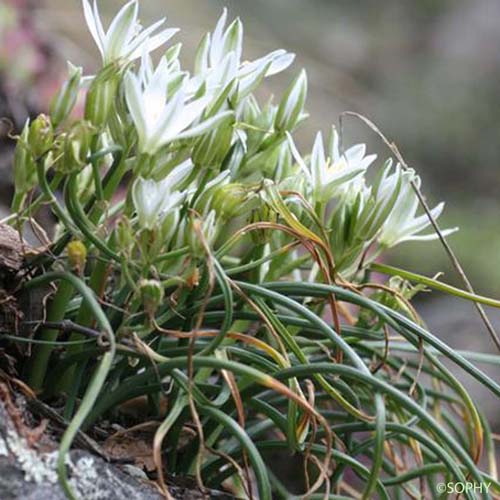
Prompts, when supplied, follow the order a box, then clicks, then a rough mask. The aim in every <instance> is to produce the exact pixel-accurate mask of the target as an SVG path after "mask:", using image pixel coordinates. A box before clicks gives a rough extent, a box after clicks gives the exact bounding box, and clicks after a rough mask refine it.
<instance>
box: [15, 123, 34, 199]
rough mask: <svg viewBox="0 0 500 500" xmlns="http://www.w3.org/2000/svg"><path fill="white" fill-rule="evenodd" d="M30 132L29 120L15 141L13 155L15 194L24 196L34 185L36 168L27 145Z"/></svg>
mask: <svg viewBox="0 0 500 500" xmlns="http://www.w3.org/2000/svg"><path fill="white" fill-rule="evenodd" d="M29 130H30V124H29V119H28V120H26V125H25V126H24V128H23V131H22V133H21V135H20V136H19V139H18V141H17V146H16V151H15V153H14V186H15V188H16V193H18V194H24V193H27V192H28V191H30V190H31V189H33V188H34V187H35V185H36V180H37V177H36V167H35V161H34V159H33V155H32V154H31V150H30V148H29V144H28V135H29Z"/></svg>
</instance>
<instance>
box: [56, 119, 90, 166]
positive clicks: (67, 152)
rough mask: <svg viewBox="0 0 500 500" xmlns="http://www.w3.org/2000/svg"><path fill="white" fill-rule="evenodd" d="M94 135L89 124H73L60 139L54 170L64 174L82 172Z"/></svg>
mask: <svg viewBox="0 0 500 500" xmlns="http://www.w3.org/2000/svg"><path fill="white" fill-rule="evenodd" d="M94 133H95V128H94V127H93V126H92V125H91V124H90V123H89V122H87V121H85V120H82V121H79V122H77V123H75V124H74V125H73V126H72V127H71V129H70V130H69V132H67V133H66V134H64V135H63V136H62V137H61V139H60V142H59V149H60V151H59V155H58V156H59V160H58V161H57V163H56V164H55V166H54V168H55V169H56V170H58V171H60V172H64V173H71V172H77V171H80V170H82V168H83V167H85V165H87V163H88V155H89V152H90V143H91V140H92V137H93V135H94ZM56 156H57V155H56Z"/></svg>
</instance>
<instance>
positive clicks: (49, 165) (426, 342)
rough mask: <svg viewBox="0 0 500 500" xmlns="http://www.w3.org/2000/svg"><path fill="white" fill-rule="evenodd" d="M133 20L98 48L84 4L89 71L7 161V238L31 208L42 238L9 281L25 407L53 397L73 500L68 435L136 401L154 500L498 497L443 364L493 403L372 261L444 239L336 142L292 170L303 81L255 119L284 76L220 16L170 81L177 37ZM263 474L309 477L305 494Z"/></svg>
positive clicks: (415, 186) (469, 411) (334, 137)
mask: <svg viewBox="0 0 500 500" xmlns="http://www.w3.org/2000/svg"><path fill="white" fill-rule="evenodd" d="M138 9H139V3H138V1H136V0H132V1H130V2H128V3H127V4H126V5H124V6H123V7H122V9H121V10H120V11H119V12H118V14H117V15H116V17H115V18H114V19H113V21H112V22H111V24H110V25H109V27H108V28H107V29H106V28H105V27H104V26H103V24H102V21H101V18H100V14H99V11H98V7H97V2H95V1H94V3H93V4H90V2H89V1H88V0H83V10H84V16H85V19H86V22H87V24H88V27H89V30H90V33H91V35H92V37H93V38H94V40H95V42H96V44H97V46H98V49H99V52H100V54H101V56H102V66H101V68H100V69H99V71H98V72H97V74H95V75H92V76H90V75H86V72H85V71H84V70H83V69H82V68H79V67H76V66H74V65H70V66H69V74H68V80H67V82H66V83H65V84H64V85H63V86H62V87H61V89H60V91H59V93H58V94H57V95H56V96H55V98H54V100H53V102H52V104H51V107H50V114H49V115H48V116H44V115H42V116H40V117H38V118H37V119H36V120H33V121H32V122H29V121H28V122H27V123H26V125H25V127H24V130H23V131H22V132H21V134H20V135H19V138H18V144H17V150H16V157H15V161H14V174H15V181H16V194H15V198H14V200H13V203H12V213H13V215H12V216H11V217H10V219H9V220H10V222H11V224H12V225H13V226H14V227H17V228H18V229H19V230H20V231H22V230H23V227H24V226H25V225H26V222H27V221H29V220H32V219H33V218H34V217H36V214H37V212H38V211H39V210H40V208H41V207H42V206H44V205H47V206H49V207H50V209H51V210H52V212H53V214H54V216H55V218H56V219H57V226H56V229H55V231H54V235H53V238H52V241H51V242H50V244H49V245H48V246H47V248H46V249H45V251H44V252H41V253H40V254H38V255H36V256H35V257H34V258H32V259H31V261H30V267H29V270H28V271H27V273H26V274H25V277H24V287H25V288H28V289H34V288H38V287H40V286H42V285H47V284H53V285H54V289H53V292H52V293H51V295H50V297H48V298H47V300H46V302H45V303H46V311H45V315H44V317H43V318H40V324H39V327H38V329H37V332H36V336H35V339H34V340H33V342H34V343H33V349H32V353H31V356H30V357H29V358H28V359H27V360H26V362H25V365H26V366H25V367H24V373H25V377H26V381H27V382H28V383H29V384H30V385H31V387H32V388H33V389H35V390H36V391H38V392H39V393H40V395H41V397H46V398H51V397H52V398H53V397H55V396H58V395H63V396H64V398H65V410H64V414H65V417H66V418H68V419H70V420H71V423H70V425H69V427H68V429H67V431H66V433H65V435H64V437H63V440H62V442H61V449H60V451H59V455H58V464H57V467H58V473H59V478H60V480H61V481H62V484H63V486H64V488H65V491H66V493H67V495H68V496H69V497H70V498H74V497H75V496H76V495H77V494H76V493H75V492H74V489H73V488H72V487H71V484H70V483H69V482H68V479H67V471H66V465H65V458H64V457H65V455H66V453H67V452H68V450H69V449H70V447H71V444H72V441H73V438H74V437H75V435H76V433H77V431H78V430H79V429H83V430H86V429H91V428H92V426H93V425H94V424H95V423H96V422H99V421H100V420H101V419H103V418H106V419H117V420H119V421H121V422H123V421H125V420H124V419H125V417H124V416H123V414H121V408H122V405H123V404H124V403H126V402H128V401H131V400H134V399H135V398H138V397H145V399H146V401H147V404H146V406H145V407H144V408H143V410H142V414H141V418H140V421H139V422H135V423H141V422H146V421H150V420H155V421H157V423H158V429H157V431H156V434H155V438H154V442H153V443H152V450H151V452H152V455H153V457H154V462H155V466H156V468H157V478H158V483H159V485H160V487H161V488H162V489H163V491H164V494H165V495H166V496H167V497H168V496H169V492H168V486H167V484H166V482H165V480H164V475H165V471H168V473H169V474H172V475H194V476H196V478H197V480H198V482H199V483H200V485H205V486H206V487H210V488H218V489H223V488H226V489H228V490H230V491H232V492H234V493H235V494H237V495H239V496H243V497H248V498H260V499H261V500H269V499H271V498H274V496H276V498H294V497H302V496H306V497H308V498H344V497H343V496H342V495H354V496H356V497H358V496H359V497H360V498H366V499H368V498H375V497H378V498H389V497H393V495H395V496H394V498H406V497H411V498H420V495H425V494H427V493H428V492H431V494H432V496H433V497H435V496H436V495H435V493H436V489H435V485H436V483H437V482H439V481H440V480H442V479H444V478H445V479H446V480H450V481H454V482H457V483H459V482H466V481H467V480H468V481H474V482H477V483H481V482H485V481H488V482H491V483H492V484H493V486H492V490H491V491H493V489H495V488H497V489H498V483H497V481H496V478H495V467H494V463H493V462H492V461H491V462H490V463H489V465H488V466H487V467H486V468H485V469H483V468H482V466H480V465H479V464H483V462H481V459H482V457H483V453H484V452H485V451H486V452H487V453H488V454H490V455H489V456H490V457H491V450H492V448H493V445H492V440H491V435H490V433H489V429H488V424H487V422H486V421H485V420H484V418H483V417H482V415H481V413H480V412H479V410H478V408H477V407H476V406H475V404H474V403H473V402H472V399H471V397H470V396H469V395H468V394H467V392H466V391H465V389H464V388H463V386H462V385H461V383H460V382H459V381H458V380H457V378H456V377H455V376H454V375H453V373H452V372H451V371H450V370H449V368H448V367H447V365H446V366H445V364H443V363H442V362H441V360H440V358H445V359H447V360H450V361H451V362H453V363H454V364H456V365H458V367H460V368H462V369H464V370H465V371H466V372H468V373H469V374H470V375H471V376H472V377H474V378H475V379H476V380H477V381H479V382H480V383H482V384H484V385H485V386H486V387H488V388H489V389H490V390H491V391H492V393H494V394H495V395H496V396H499V395H500V386H499V385H498V384H497V383H496V382H494V381H493V380H491V379H490V378H489V377H488V376H487V375H485V374H484V373H483V372H482V371H480V370H479V369H478V368H476V367H475V366H474V365H472V363H471V362H470V361H468V359H467V356H466V355H465V356H464V355H462V354H460V353H457V352H455V351H454V350H453V349H451V348H449V347H448V346H446V345H445V344H444V343H443V342H441V341H440V340H439V339H438V338H437V337H436V336H434V335H433V334H432V333H430V332H429V331H427V330H426V329H425V326H424V325H423V323H422V321H421V320H420V319H419V317H418V316H417V314H416V312H415V310H414V309H413V307H412V306H411V303H410V299H411V297H412V296H413V295H414V294H415V293H416V292H417V291H418V290H419V288H418V287H414V286H412V285H411V284H410V283H409V282H407V281H405V280H403V279H402V278H392V279H391V280H389V281H387V282H384V281H382V280H381V279H375V278H374V277H373V269H374V266H376V265H378V264H376V263H375V262H376V259H378V258H379V257H380V256H381V255H382V254H383V253H384V251H386V250H387V249H389V248H391V247H394V246H395V245H398V244H401V243H403V242H408V241H420V240H430V239H435V238H437V237H438V235H437V234H435V233H434V232H433V231H432V230H431V229H429V227H430V226H431V220H430V218H429V215H428V214H425V213H423V212H422V213H420V212H419V198H418V196H417V192H419V189H420V178H419V177H418V175H417V174H416V173H415V171H413V170H411V169H409V168H407V167H406V165H402V164H400V163H396V162H395V161H393V160H392V159H388V160H387V161H385V162H380V161H379V160H378V159H377V157H376V156H375V155H373V154H369V153H368V152H367V150H366V146H365V145H364V144H356V145H352V146H346V145H345V144H344V142H345V141H344V138H343V137H341V135H340V134H339V131H338V130H337V129H336V128H335V127H332V128H331V130H330V131H329V132H328V134H327V136H323V134H322V133H321V132H320V133H318V135H317V136H316V138H315V141H314V145H313V148H312V151H310V152H306V153H305V152H301V151H299V148H298V147H297V145H296V141H295V138H294V137H295V133H296V130H297V129H298V128H299V127H300V125H301V124H302V122H303V121H304V120H306V119H307V112H306V95H307V74H306V72H305V71H304V70H302V71H299V72H298V74H296V75H295V77H293V78H292V79H291V83H290V85H289V86H288V88H287V89H286V90H285V92H284V93H283V95H282V96H281V98H279V99H275V100H274V99H268V100H262V99H261V98H260V97H257V94H258V95H259V96H260V95H261V93H260V92H259V93H257V90H258V89H259V87H260V86H261V84H262V83H263V81H264V80H265V79H267V78H269V77H272V76H273V75H275V74H277V73H280V72H282V71H285V70H287V69H288V68H289V67H290V66H291V65H292V63H293V60H294V55H293V54H290V53H289V52H287V51H285V50H276V51H274V52H271V53H270V54H267V55H264V56H262V57H260V58H258V59H255V60H252V61H247V60H245V58H244V56H243V48H242V44H243V25H242V23H241V21H240V20H239V19H235V20H233V21H229V20H228V14H227V11H226V10H224V12H223V14H222V16H221V18H220V19H219V21H218V23H217V25H216V27H215V29H214V30H213V31H212V32H210V33H207V35H205V36H204V37H203V39H202V41H201V42H200V45H199V47H198V50H197V52H196V57H195V61H194V65H193V67H192V68H190V70H186V69H185V68H183V67H182V65H181V62H180V58H179V57H180V53H181V45H180V44H179V43H177V44H175V43H173V42H172V40H173V37H174V35H176V32H177V30H176V29H172V28H165V27H164V25H165V21H164V20H161V21H158V22H157V23H155V24H153V25H152V26H150V27H143V26H141V25H140V23H139V13H138ZM153 51H156V53H157V54H158V56H159V57H158V59H157V60H156V62H154V61H153V58H152V56H151V53H152V52H153ZM82 91H85V105H84V111H83V115H82V116H75V114H74V113H73V108H74V106H75V103H76V102H77V98H78V96H79V94H80V92H82ZM442 210H443V205H442V204H439V205H437V206H436V207H435V208H434V209H432V210H431V213H430V216H431V218H434V219H436V218H437V217H439V215H440V214H441V212H442ZM426 230H427V231H426ZM453 231H454V229H450V230H447V231H443V232H442V236H446V235H447V234H449V233H451V232H453ZM382 268H383V269H384V270H385V272H386V273H392V274H398V273H397V272H394V270H392V271H391V269H390V268H387V267H385V268H384V266H382V267H380V266H379V268H378V269H379V270H380V269H382ZM415 276H416V275H413V278H414V277H415ZM417 279H418V276H417ZM426 283H427V284H431V285H432V284H433V283H437V282H434V281H433V280H427V282H426ZM11 341H16V339H15V338H14V339H11ZM165 404H166V408H165ZM187 431H190V432H187ZM186 432H187V434H189V436H190V438H189V439H186V438H185V436H186ZM273 453H274V454H275V453H281V454H290V453H293V454H297V455H298V456H301V457H302V458H303V460H304V469H303V470H304V473H303V476H304V477H303V484H304V491H302V492H298V491H290V490H289V489H288V488H289V486H288V485H287V483H286V481H285V480H284V479H283V478H282V477H279V476H278V474H277V473H276V470H275V468H274V465H275V464H273V463H272V460H270V459H269V457H270V456H271V455H272V454H273ZM473 495H474V493H470V492H466V496H467V497H468V498H475V497H474V496H473ZM488 495H489V494H488V493H486V494H485V498H488Z"/></svg>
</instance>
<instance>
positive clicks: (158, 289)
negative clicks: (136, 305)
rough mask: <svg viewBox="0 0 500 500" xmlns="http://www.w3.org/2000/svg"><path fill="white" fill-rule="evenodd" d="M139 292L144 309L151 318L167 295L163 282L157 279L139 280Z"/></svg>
mask: <svg viewBox="0 0 500 500" xmlns="http://www.w3.org/2000/svg"><path fill="white" fill-rule="evenodd" d="M139 294H140V297H141V301H142V305H143V306H144V311H145V312H146V314H147V316H148V317H149V318H152V317H153V316H154V315H155V313H156V311H157V310H158V308H159V307H160V306H161V304H162V303H163V299H164V297H165V291H164V289H163V286H162V284H161V283H160V282H159V281H157V280H146V279H143V280H141V281H140V282H139Z"/></svg>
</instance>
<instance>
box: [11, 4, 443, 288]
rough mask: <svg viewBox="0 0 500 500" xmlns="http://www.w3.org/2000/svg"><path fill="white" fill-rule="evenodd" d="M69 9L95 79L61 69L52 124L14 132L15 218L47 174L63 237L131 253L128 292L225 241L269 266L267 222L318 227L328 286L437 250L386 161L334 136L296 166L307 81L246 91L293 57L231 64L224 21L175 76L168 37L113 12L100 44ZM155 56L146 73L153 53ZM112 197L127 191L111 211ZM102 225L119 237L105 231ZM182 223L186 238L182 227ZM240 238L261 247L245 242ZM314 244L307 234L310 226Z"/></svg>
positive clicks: (135, 13) (284, 265)
mask: <svg viewBox="0 0 500 500" xmlns="http://www.w3.org/2000/svg"><path fill="white" fill-rule="evenodd" d="M83 11H84V15H85V20H86V22H87V24H88V27H89V31H90V33H91V35H92V37H93V38H94V40H95V43H96V45H97V48H98V50H99V52H100V54H101V56H102V61H103V66H102V69H101V70H100V71H99V72H98V73H97V74H96V75H95V76H83V70H82V68H78V67H76V66H73V65H70V67H69V76H68V80H67V82H66V83H65V84H64V85H63V86H62V88H61V90H60V92H59V93H58V94H57V95H56V96H55V97H54V100H53V102H52V105H51V112H50V118H47V117H40V118H39V119H37V120H36V121H34V122H33V123H27V124H26V127H25V129H24V131H23V133H22V134H21V136H20V140H19V145H18V151H17V154H16V161H15V178H16V188H17V196H16V206H15V209H16V210H20V209H22V208H23V203H24V200H25V199H26V195H27V194H28V193H29V192H30V191H31V190H32V189H33V188H34V187H35V185H36V184H37V182H41V183H42V184H45V183H44V182H42V181H41V180H40V179H39V178H37V168H38V175H42V174H43V175H46V174H47V172H48V171H49V170H52V169H53V170H55V171H56V172H60V173H61V174H63V175H69V176H71V178H72V181H71V184H72V185H74V186H75V190H74V192H75V193H78V195H79V196H80V198H81V199H79V200H77V201H75V200H73V202H71V200H70V199H68V200H67V206H66V207H59V208H56V210H55V211H56V214H57V215H58V216H59V219H60V222H61V223H62V224H61V231H63V230H67V231H69V232H70V233H72V234H71V235H72V237H74V238H80V237H83V236H85V235H86V234H87V233H88V232H91V233H93V234H99V238H102V236H101V235H102V234H106V236H105V238H104V240H105V241H101V240H99V241H100V242H99V243H97V242H96V241H90V247H95V248H96V249H101V250H102V249H103V248H107V249H108V256H110V255H115V256H120V254H123V253H124V252H125V250H124V249H122V248H119V247H118V248H116V241H125V240H127V241H129V242H130V244H129V245H127V247H126V254H127V256H128V257H131V258H132V259H133V260H136V261H138V262H141V263H142V264H147V265H145V266H144V265H141V266H140V269H141V271H140V272H139V271H137V268H133V269H131V270H130V272H131V273H134V272H139V276H137V280H140V279H150V278H151V274H153V275H154V276H159V275H162V274H168V275H172V276H175V275H179V274H182V273H183V269H184V266H185V264H184V261H183V258H184V257H185V256H183V258H178V259H175V258H172V259H166V258H163V256H164V255H168V254H169V253H171V252H174V251H176V250H178V249H180V248H184V247H187V248H188V249H189V248H190V249H191V251H192V254H193V256H194V255H197V256H200V252H201V254H203V252H213V253H215V252H219V251H220V249H221V248H222V249H224V251H227V252H230V248H229V247H230V245H228V241H229V240H230V239H231V234H232V233H233V234H235V233H237V232H238V230H241V231H240V232H241V234H242V235H243V236H242V238H243V239H244V238H248V239H247V243H248V244H249V245H250V247H251V248H250V249H249V250H248V251H249V254H251V253H252V252H253V250H255V248H254V243H255V242H256V241H260V242H261V243H260V246H262V247H263V248H262V249H261V250H259V253H261V254H263V255H266V254H267V255H269V254H271V253H272V252H273V251H275V250H277V249H279V248H281V247H283V246H284V245H286V244H288V243H289V242H290V240H291V239H293V236H291V235H290V234H287V233H286V232H280V231H274V233H273V234H272V235H271V234H269V235H267V236H266V235H265V233H266V232H269V229H270V228H271V227H272V225H273V224H278V223H279V222H280V220H283V221H286V222H287V223H288V224H290V217H292V218H293V221H295V222H296V224H298V226H297V227H298V229H297V227H296V228H295V230H296V232H297V233H298V235H299V236H301V231H302V230H303V229H306V228H309V227H312V226H311V225H312V224H313V225H314V223H315V222H314V221H316V222H318V221H319V224H320V226H321V229H322V230H323V234H324V235H326V239H325V241H324V243H325V244H327V245H328V247H329V250H330V252H331V255H332V256H333V258H334V261H335V269H336V272H340V273H344V274H345V275H349V276H350V277H354V276H355V274H356V272H357V271H359V270H360V269H361V268H362V266H363V265H366V264H367V263H368V262H369V261H370V259H373V258H375V257H376V256H378V255H379V254H380V252H381V251H383V250H384V249H386V248H389V247H392V246H394V245H397V244H399V243H401V242H404V241H409V240H428V239H432V238H434V237H435V235H434V234H433V233H431V234H427V235H422V234H421V233H422V231H423V230H424V229H425V228H427V227H428V226H429V223H430V222H429V219H428V217H427V216H426V215H425V214H422V215H416V212H417V210H418V199H417V196H416V194H415V188H419V187H420V179H419V177H418V176H417V175H416V174H415V173H414V172H413V171H409V170H404V169H403V168H401V166H399V165H393V164H392V162H391V161H388V162H386V163H385V164H384V165H383V166H377V164H376V155H373V154H367V151H366V146H365V145H364V144H357V145H354V146H350V147H346V148H343V147H341V141H340V138H339V134H338V132H337V130H336V129H335V127H332V129H331V131H330V134H329V137H328V138H327V140H326V141H325V140H324V138H323V135H322V133H321V132H319V133H318V134H317V136H316V139H315V141H314V146H313V148H312V151H311V153H310V154H309V155H303V154H301V153H300V152H299V150H298V149H297V147H296V144H295V141H294V132H295V130H296V129H297V128H298V127H299V126H300V124H301V123H302V122H303V121H304V120H305V119H306V118H307V113H306V111H305V102H306V94H307V74H306V72H305V71H299V73H298V74H297V76H296V77H295V78H293V79H292V82H291V84H290V85H289V87H288V88H287V89H286V91H285V92H284V94H283V96H282V97H281V99H279V101H278V102H273V100H269V101H267V102H265V103H263V104H262V103H260V102H259V99H257V97H256V96H255V90H256V89H257V88H258V86H259V85H260V84H261V82H262V81H263V80H264V79H265V78H267V77H270V76H272V75H275V74H277V73H279V72H282V71H284V70H286V69H287V68H288V67H289V66H290V65H291V64H292V62H293V60H294V54H291V53H289V52H287V51H285V50H276V51H274V52H271V53H270V54H267V55H264V56H263V57H260V58H258V59H256V60H253V61H247V60H245V59H244V56H243V26H242V23H241V21H240V20H239V19H235V20H233V21H232V22H228V13H227V11H226V10H225V9H224V11H223V13H222V16H221V18H220V19H219V21H218V23H217V25H216V27H215V29H214V30H213V32H211V33H207V34H206V36H205V37H203V39H202V41H201V42H200V45H199V47H198V50H197V52H196V57H195V63H194V70H193V72H190V71H187V70H186V69H184V68H183V67H182V66H181V63H180V59H179V57H180V52H181V44H179V43H178V44H171V45H170V46H169V45H167V43H169V42H170V41H171V39H172V37H174V35H175V34H176V33H177V32H178V30H177V29H175V28H165V27H164V24H165V20H164V19H162V20H160V21H158V22H156V23H154V24H153V25H152V26H150V27H148V28H143V27H142V26H141V25H140V23H139V20H138V19H139V5H138V1H137V0H131V1H130V2H128V3H127V4H126V5H124V6H123V8H122V9H121V10H120V11H119V12H118V14H117V15H116V17H115V18H114V19H113V20H112V22H111V23H110V25H109V27H108V28H107V30H106V29H105V28H104V26H103V23H102V20H101V16H100V14H99V10H98V6H97V1H96V0H94V2H93V4H92V5H91V4H90V2H89V0H83ZM160 50H161V52H160V54H159V57H158V58H157V60H158V62H157V63H156V65H155V64H154V63H153V59H152V57H151V53H152V52H153V51H156V52H158V51H160ZM83 88H86V89H87V98H86V105H85V115H84V117H83V118H82V119H76V118H75V117H73V116H72V110H73V107H74V105H75V102H76V99H77V95H78V93H79V92H80V91H81V89H83ZM37 165H38V167H37ZM40 165H41V166H40ZM368 171H373V177H374V180H373V181H372V182H369V181H368V177H372V176H367V172H368ZM68 182H69V181H68ZM120 184H121V185H124V186H127V187H126V191H127V192H126V193H125V195H124V196H122V199H120V200H119V201H116V197H113V194H114V190H115V189H117V187H118V186H119V185H120ZM66 191H67V192H68V193H71V192H72V191H71V190H70V189H69V188H67V189H66ZM270 191H272V193H271V194H270ZM277 198H279V200H278V201H277ZM96 199H98V200H100V201H101V206H104V207H105V208H106V210H105V211H104V212H103V211H102V209H101V212H102V213H101V214H100V216H99V217H98V216H95V215H93V216H92V217H89V221H82V220H80V219H79V220H68V219H71V218H72V213H73V212H74V211H76V213H77V212H78V206H80V205H84V204H87V205H88V204H92V203H93V200H94V201H95V200H96ZM442 209H443V205H442V204H440V205H438V206H437V207H436V208H435V209H433V211H432V215H433V216H434V217H436V218H437V217H438V216H439V215H440V214H441V212H442ZM96 211H97V209H94V214H95V213H97V212H96ZM68 212H69V214H68ZM110 212H111V213H113V215H114V217H113V220H115V221H118V224H114V223H110V220H109V219H106V217H105V215H106V214H109V213H110ZM65 215H68V217H66V216H65ZM195 219H196V220H199V221H200V224H197V225H196V224H194V225H193V221H194V220H195ZM87 222H88V223H89V227H82V225H84V224H86V223H87ZM266 224H268V225H269V226H268V227H266ZM94 225H101V226H102V228H101V229H99V228H96V227H94ZM246 226H252V228H251V230H250V229H249V231H248V232H249V233H252V231H256V232H257V231H258V232H260V233H261V236H262V237H259V238H255V236H256V235H255V234H250V235H247V236H244V235H245V227H246ZM98 229H99V230H98ZM195 229H196V234H193V231H194V230H195ZM312 230H313V231H316V233H318V234H319V232H320V231H319V230H320V227H316V228H313V229H312ZM125 231H128V232H129V233H130V234H129V235H128V237H127V235H125V234H124V232H125ZM115 232H119V233H120V234H119V236H120V237H119V238H117V237H116V236H115V235H114V233H115ZM449 232H451V231H448V232H446V234H447V233H449ZM302 236H303V234H302ZM96 238H97V236H96ZM127 238H128V239H127ZM202 240H205V241H204V242H203V241H202ZM200 243H203V244H202V245H200ZM112 247H113V248H112ZM201 249H204V250H203V251H201ZM226 257H227V258H234V259H237V260H242V261H243V260H245V259H247V257H245V256H243V257H241V255H232V256H231V255H229V254H227V255H226ZM296 257H297V254H296V253H294V252H291V253H290V255H289V256H288V258H282V259H280V261H279V264H276V266H277V268H273V266H272V265H267V266H266V267H265V269H267V272H268V273H269V275H270V276H274V277H277V276H281V272H282V271H283V272H290V269H293V266H291V264H290V261H293V260H294V259H295V258H296ZM198 258H199V257H198ZM310 264H311V266H312V264H313V263H312V261H311V262H310ZM285 270H286V271H285ZM264 278H265V276H264Z"/></svg>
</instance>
